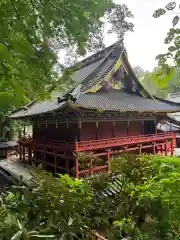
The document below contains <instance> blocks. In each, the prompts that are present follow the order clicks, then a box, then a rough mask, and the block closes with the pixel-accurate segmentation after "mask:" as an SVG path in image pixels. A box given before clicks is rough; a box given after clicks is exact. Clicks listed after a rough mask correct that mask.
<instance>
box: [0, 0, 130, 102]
mask: <svg viewBox="0 0 180 240" xmlns="http://www.w3.org/2000/svg"><path fill="white" fill-rule="evenodd" d="M119 14H120V15H119ZM102 17H104V19H106V20H107V23H108V24H109V26H110V28H111V30H112V32H116V33H119V32H122V34H121V37H123V36H124V33H125V32H126V31H129V30H132V28H133V25H132V24H131V23H128V22H127V21H126V19H127V18H129V17H132V14H131V13H130V12H129V10H128V9H127V7H126V6H125V5H115V4H114V3H113V2H112V1H111V0H104V1H99V0H98V1H91V0H87V1H85V2H84V1H82V0H77V1H73V0H70V1H65V0H62V1H57V0H50V1H47V0H30V1H25V0H20V1H13V0H3V1H1V3H0V21H1V33H0V79H1V85H3V88H1V86H0V102H1V96H2V94H3V95H4V93H6V92H8V93H9V95H10V96H9V98H10V99H11V98H12V97H13V99H14V101H17V102H18V103H19V101H20V103H21V104H22V103H23V102H24V101H26V100H27V99H32V98H36V99H37V98H44V97H46V94H47V95H48V92H49V91H48V90H47V89H46V87H47V85H51V86H52V87H53V86H58V85H59V81H60V82H61V81H62V77H64V74H63V75H62V74H59V71H60V70H62V68H61V67H60V65H59V64H58V61H59V59H58V53H59V51H60V50H61V49H66V48H68V47H72V48H73V49H75V50H76V57H78V54H79V55H84V54H85V53H86V50H88V51H97V50H99V49H101V48H102V47H103V39H102V36H103V31H104V28H103V26H104V22H103V21H102ZM60 68H61V69H60ZM61 72H62V71H61ZM39 86H41V88H39ZM1 92H2V93H1Z"/></svg>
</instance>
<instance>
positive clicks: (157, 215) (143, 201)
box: [0, 154, 180, 240]
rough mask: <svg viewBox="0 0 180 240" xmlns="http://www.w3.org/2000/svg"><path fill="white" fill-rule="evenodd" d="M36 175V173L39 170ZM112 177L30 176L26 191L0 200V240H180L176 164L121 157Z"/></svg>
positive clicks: (172, 159)
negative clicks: (100, 237) (99, 235)
mask: <svg viewBox="0 0 180 240" xmlns="http://www.w3.org/2000/svg"><path fill="white" fill-rule="evenodd" d="M38 169H39V168H38ZM111 170H113V172H112V173H111V174H109V175H108V174H105V175H104V174H98V175H94V176H91V177H89V178H85V179H83V180H78V179H73V178H70V177H69V176H68V175H64V176H63V175H59V176H57V177H56V178H52V177H51V176H50V175H49V174H47V173H46V172H43V171H40V170H38V174H34V173H33V178H32V181H33V184H32V185H31V186H34V187H32V188H31V189H29V188H28V187H23V186H19V187H16V188H15V189H14V190H13V191H12V192H7V193H5V194H1V198H0V239H5V240H6V239H25V240H27V239H38V238H41V239H89V237H90V235H91V233H92V231H93V230H97V231H99V232H103V233H105V235H106V237H107V238H108V239H113V240H115V239H122V238H124V237H131V238H132V239H134V240H139V239H143V240H145V239H152V240H157V239H159V240H160V239H168V240H172V239H179V237H180V231H179V223H180V217H179V211H180V194H179V184H180V161H179V158H176V157H163V156H158V155H157V156H156V155H155V156H153V155H142V156H135V155H133V154H131V155H129V154H124V155H121V156H115V157H113V158H112V159H111Z"/></svg>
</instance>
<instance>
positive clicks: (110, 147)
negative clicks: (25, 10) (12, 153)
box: [11, 43, 180, 177]
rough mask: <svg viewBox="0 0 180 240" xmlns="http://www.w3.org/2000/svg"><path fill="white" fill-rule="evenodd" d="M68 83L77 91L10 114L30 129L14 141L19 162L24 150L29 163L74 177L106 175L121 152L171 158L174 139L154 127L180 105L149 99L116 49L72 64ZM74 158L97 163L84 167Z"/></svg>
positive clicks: (167, 133)
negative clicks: (86, 156) (82, 155)
mask: <svg viewBox="0 0 180 240" xmlns="http://www.w3.org/2000/svg"><path fill="white" fill-rule="evenodd" d="M72 79H73V80H74V81H75V82H76V83H77V85H76V87H75V88H73V89H72V90H71V91H69V92H68V93H64V94H63V93H57V94H56V97H53V98H52V99H50V100H46V101H44V102H38V101H33V102H31V103H29V104H27V105H26V106H23V107H21V108H20V109H18V110H16V111H15V112H14V113H13V114H12V116H11V117H12V118H13V119H16V120H22V121H28V122H29V121H30V122H31V123H32V126H33V135H32V138H30V139H23V138H22V139H20V140H19V144H20V159H24V160H25V158H27V156H26V151H25V150H27V151H28V161H29V163H32V162H34V163H36V164H39V163H42V165H43V167H44V168H45V169H47V170H49V171H52V172H54V173H56V172H60V173H63V174H64V173H69V174H70V175H72V176H75V177H79V176H83V175H85V174H89V173H90V174H93V173H96V172H101V171H107V170H108V166H109V165H108V161H110V157H111V156H113V155H117V154H119V153H122V152H135V153H137V154H141V153H144V152H146V153H152V154H155V153H160V154H166V155H170V154H173V149H174V148H175V146H176V134H175V133H174V132H173V131H167V132H159V131H158V129H157V127H156V126H157V123H158V122H159V121H162V120H163V119H164V120H166V119H167V114H169V113H175V112H180V104H179V103H175V102H170V101H168V100H161V99H158V98H156V97H154V96H151V95H150V94H149V93H148V92H147V91H146V90H145V89H144V88H143V86H142V85H141V84H140V82H139V81H138V79H137V77H136V76H135V74H134V72H133V70H132V67H131V66H130V64H129V62H128V58H127V53H126V51H125V50H124V49H122V48H121V47H120V46H119V45H118V44H117V43H116V44H113V45H112V46H110V47H108V48H106V49H105V50H102V51H100V52H98V53H96V54H94V55H92V56H90V57H88V58H86V59H84V60H83V61H81V62H80V63H79V64H77V68H76V70H75V71H74V72H73V73H72ZM78 153H88V154H91V156H94V157H98V158H97V159H98V160H97V161H96V160H94V161H92V162H91V164H88V165H86V164H83V162H81V161H80V160H79V158H78V157H77V155H78Z"/></svg>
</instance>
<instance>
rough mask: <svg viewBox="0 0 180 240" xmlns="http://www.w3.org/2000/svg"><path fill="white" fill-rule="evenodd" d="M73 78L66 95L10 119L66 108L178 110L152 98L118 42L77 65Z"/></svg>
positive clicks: (32, 105)
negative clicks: (70, 88) (116, 79)
mask: <svg viewBox="0 0 180 240" xmlns="http://www.w3.org/2000/svg"><path fill="white" fill-rule="evenodd" d="M116 73H118V74H119V73H120V74H122V75H123V78H120V80H118V84H120V83H121V85H122V86H123V87H119V86H118V88H117V89H114V87H115V86H114V85H113V86H112V84H114V83H112V79H113V76H114V74H116ZM72 79H74V80H75V81H76V82H77V83H78V85H77V87H75V88H73V89H72V90H71V91H69V92H68V93H63V94H62V93H56V96H57V97H56V98H53V99H51V100H46V101H44V102H36V101H33V102H31V103H30V104H28V105H26V106H24V107H22V108H21V109H19V110H17V111H15V112H14V113H13V114H12V116H11V117H12V118H14V119H18V118H29V117H33V116H37V115H42V114H47V113H51V112H55V111H58V110H59V109H62V108H64V107H65V106H67V105H69V106H70V107H72V106H73V107H77V106H78V107H81V108H85V109H88V108H89V109H98V110H99V109H101V110H104V111H106V110H107V111H109V110H110V111H144V112H165V113H166V112H169V113H170V112H177V111H180V105H178V104H175V103H171V102H169V101H166V102H165V101H163V100H161V99H159V100H158V99H153V97H152V96H151V95H150V94H149V93H148V92H147V91H146V90H145V89H144V88H143V86H142V85H141V84H140V82H139V81H138V79H137V78H136V76H135V74H134V72H133V70H132V68H131V66H130V64H129V62H128V58H127V54H126V51H125V50H124V48H123V47H121V46H120V45H118V43H115V44H113V45H111V46H110V47H108V48H106V49H104V50H102V51H100V52H98V53H96V54H94V55H92V56H90V57H88V58H86V59H84V60H83V61H81V62H80V63H78V64H77V65H76V70H75V71H74V72H73V73H72ZM113 81H114V80H113ZM54 96H55V95H54Z"/></svg>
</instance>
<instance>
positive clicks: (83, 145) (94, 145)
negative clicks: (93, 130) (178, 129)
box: [19, 132, 176, 152]
mask: <svg viewBox="0 0 180 240" xmlns="http://www.w3.org/2000/svg"><path fill="white" fill-rule="evenodd" d="M175 137H176V134H175V133H173V132H168V133H158V134H152V135H140V136H129V137H118V138H109V139H101V140H93V141H83V142H58V141H57V142H56V141H36V140H32V139H28V140H24V139H23V140H20V141H19V142H20V143H21V144H22V145H24V146H26V145H31V146H33V147H36V148H51V149H54V150H57V151H78V152H80V151H88V150H95V149H102V148H108V147H116V146H125V145H133V144H137V143H143V142H146V143H147V142H153V141H156V142H157V141H161V140H166V139H173V138H175Z"/></svg>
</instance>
